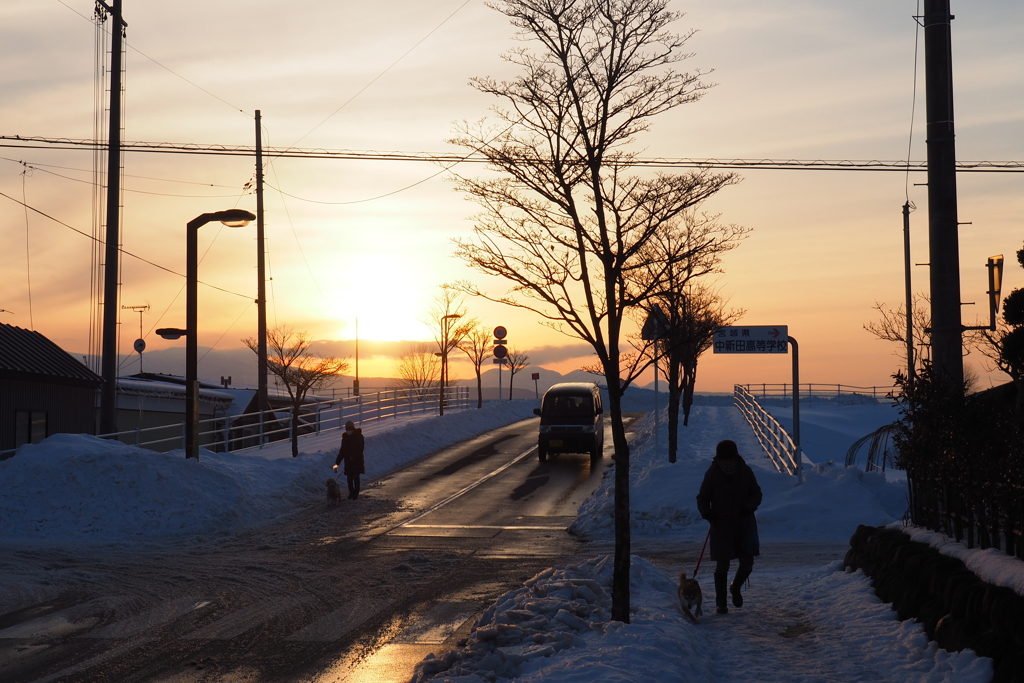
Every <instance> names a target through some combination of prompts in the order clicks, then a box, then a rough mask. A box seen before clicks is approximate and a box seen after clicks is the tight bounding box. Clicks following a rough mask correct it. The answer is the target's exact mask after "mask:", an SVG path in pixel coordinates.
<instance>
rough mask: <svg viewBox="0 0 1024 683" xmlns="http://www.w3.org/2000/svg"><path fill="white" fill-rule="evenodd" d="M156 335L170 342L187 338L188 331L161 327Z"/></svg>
mask: <svg viewBox="0 0 1024 683" xmlns="http://www.w3.org/2000/svg"><path fill="white" fill-rule="evenodd" d="M156 333H157V336H159V337H161V338H162V339H170V340H172V341H173V340H175V339H181V338H182V337H186V336H188V330H182V329H180V328H177V327H161V328H160V329H158V330H157V331H156Z"/></svg>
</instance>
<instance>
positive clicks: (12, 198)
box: [0, 192, 253, 299]
mask: <svg viewBox="0 0 1024 683" xmlns="http://www.w3.org/2000/svg"><path fill="white" fill-rule="evenodd" d="M0 197H6V198H7V199H10V200H11V201H12V202H14V203H16V204H21V205H22V206H24V207H25V208H26V209H28V210H30V211H34V212H36V213H38V214H39V215H40V216H43V217H44V218H49V219H50V220H51V221H53V222H54V223H57V224H58V225H62V226H64V227H65V228H67V229H68V230H72V231H74V232H77V233H78V234H79V235H81V236H82V237H85V238H88V239H90V240H93V241H94V242H100V241H101V240H100V239H99V238H97V237H93V236H92V235H90V234H88V233H86V232H83V231H82V230H79V229H78V228H76V227H73V226H71V225H68V224H67V223H65V222H64V221H62V220H60V219H59V218H54V217H53V216H51V215H50V214H48V213H46V212H45V211H40V210H39V209H37V208H35V207H34V206H29V205H28V204H26V203H25V202H22V201H19V200H17V199H15V198H14V197H12V196H10V195H9V194H5V193H4V192H0ZM118 251H119V252H120V253H122V254H124V255H125V256H131V257H132V258H134V259H138V260H139V261H142V262H143V263H146V264H148V265H151V266H153V267H154V268H159V269H160V270H163V271H165V272H168V273H170V274H172V275H177V276H178V277H185V274H184V273H179V272H178V271H176V270H171V269H170V268H168V267H166V266H161V265H160V264H159V263H154V262H153V261H150V260H149V259H147V258H143V257H142V256H139V255H138V254H133V253H132V252H130V251H127V250H125V249H120V248H119V249H118ZM197 282H198V283H199V284H201V285H205V286H207V287H209V288H211V289H216V290H217V291H220V292H224V293H225V294H233V295H235V296H240V297H242V298H243V299H252V298H253V296H252V295H251V294H241V293H239V292H233V291H231V290H230V289H224V288H223V287H218V286H217V285H211V284H210V283H208V282H203V281H202V280H197Z"/></svg>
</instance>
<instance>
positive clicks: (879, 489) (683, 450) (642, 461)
mask: <svg viewBox="0 0 1024 683" xmlns="http://www.w3.org/2000/svg"><path fill="white" fill-rule="evenodd" d="M651 398H652V396H651V395H650V392H647V393H646V394H645V393H642V392H639V393H636V394H635V396H633V397H632V399H631V400H628V401H625V402H624V405H623V407H624V409H626V410H644V409H646V408H648V407H649V406H650V404H651V403H652V401H651ZM662 401H663V397H662ZM535 403H536V402H535V401H529V400H525V401H513V402H511V403H507V402H495V403H492V404H490V405H488V406H487V407H485V408H484V409H483V410H480V411H476V410H469V411H463V412H459V413H450V414H448V415H446V416H444V418H436V417H429V418H424V419H420V420H416V421H414V422H412V421H410V420H408V419H403V420H395V421H392V422H388V421H384V422H380V423H367V424H366V425H365V433H366V434H367V437H368V438H367V457H366V461H367V475H366V476H367V479H368V480H369V479H372V478H374V477H376V476H380V475H382V474H384V473H385V472H386V471H388V470H391V469H393V468H395V467H398V466H400V465H402V464H403V463H406V462H409V461H410V460H413V459H415V458H418V457H421V456H422V455H425V454H426V453H429V452H431V451H433V450H436V449H438V448H440V447H443V446H445V445H448V444H450V443H453V442H456V441H459V440H461V439H464V438H468V437H470V436H472V435H475V434H478V433H481V432H483V431H486V430H488V429H491V428H494V427H497V426H500V425H504V424H508V423H510V422H513V421H516V420H518V419H522V418H525V417H528V416H530V415H531V411H532V408H533V407H534V405H535ZM726 403H727V401H725V400H721V401H719V400H709V401H706V402H705V404H704V405H697V406H695V407H694V410H693V414H692V416H691V420H690V426H689V427H686V428H680V450H679V458H678V462H676V463H674V464H673V463H669V462H668V460H667V455H666V453H665V450H666V447H667V442H668V439H667V433H666V427H667V425H666V420H665V416H664V413H662V414H661V419H660V420H659V428H660V434H659V441H660V446H661V449H660V451H658V452H656V449H655V438H654V432H653V427H654V420H653V415H652V414H648V415H646V416H644V417H641V418H640V419H639V420H638V421H637V422H635V423H634V424H633V427H632V431H633V432H634V438H633V441H632V456H631V481H632V484H631V501H632V503H633V512H632V517H633V535H634V539H638V540H640V541H647V542H651V541H655V540H656V541H657V542H658V543H663V544H672V543H691V544H692V543H700V542H702V541H703V539H704V537H705V534H706V533H707V524H706V523H705V522H703V520H701V519H700V518H699V515H697V513H696V509H695V504H694V496H695V495H696V492H697V488H698V487H699V484H700V481H701V478H702V477H703V474H704V471H705V470H706V469H707V467H708V466H709V464H710V458H711V456H712V454H713V453H714V447H715V444H716V443H717V442H718V441H720V440H722V439H726V438H729V439H733V440H735V441H736V442H737V443H738V444H739V448H740V452H741V454H743V455H744V457H746V459H747V461H748V462H749V463H750V464H751V465H752V466H753V467H754V469H755V472H756V473H757V477H758V480H759V482H760V484H761V487H762V489H763V490H764V494H765V495H764V503H763V504H762V506H761V508H760V509H759V510H758V512H757V519H758V523H759V527H760V532H761V538H762V543H763V544H764V546H766V547H770V546H771V545H772V544H777V546H778V547H786V546H787V545H789V544H794V543H800V542H806V541H812V542H818V543H821V544H834V545H836V546H837V547H839V544H842V543H845V542H847V541H848V539H849V537H850V535H851V534H852V533H853V531H854V529H855V528H856V526H857V525H858V524H869V525H878V524H900V520H901V519H902V517H903V515H904V512H905V510H906V489H905V483H900V482H887V481H886V479H885V477H884V476H883V475H882V474H880V473H871V474H865V473H863V472H861V471H860V470H857V469H855V468H850V469H846V468H844V467H842V466H841V464H839V465H837V464H835V463H836V462H838V463H842V457H841V455H842V454H845V450H846V448H847V447H848V446H849V444H850V443H851V442H852V441H853V440H855V439H856V438H858V437H859V436H863V435H864V434H867V433H868V432H870V431H872V430H873V429H875V428H876V427H878V426H879V425H880V424H884V423H885V422H887V421H889V420H890V419H891V417H889V416H887V414H886V412H885V409H886V408H887V407H886V406H883V407H882V408H881V409H879V408H878V407H871V406H838V405H827V406H813V407H812V406H808V407H807V409H805V410H804V411H802V412H803V416H802V417H803V419H802V420H801V422H802V426H803V430H802V431H803V435H804V444H805V445H806V447H807V452H808V454H809V455H810V457H811V459H812V460H813V461H814V462H816V463H818V464H817V466H815V467H812V468H809V471H807V473H806V481H805V482H804V483H803V484H801V485H799V486H796V485H795V482H794V480H793V478H792V477H788V476H785V475H782V474H779V473H778V472H776V471H775V470H774V468H773V467H772V466H771V464H770V462H769V461H768V460H766V459H765V458H764V457H763V456H762V455H761V454H760V452H759V449H758V446H757V442H756V440H755V439H754V437H753V434H752V432H751V430H750V428H749V427H748V426H747V424H746V423H745V422H744V421H743V418H742V416H741V415H740V413H739V412H738V411H737V410H736V409H735V408H732V407H729V406H728V405H726ZM661 407H662V410H664V403H663V402H662V405H661ZM773 412H774V413H775V414H776V416H777V417H778V418H779V419H780V421H783V422H784V421H785V418H786V411H785V410H782V409H780V410H775V409H773ZM339 436H340V435H339V433H338V432H329V433H325V434H323V435H320V436H318V437H303V440H302V442H301V444H302V445H301V449H302V451H303V454H302V455H301V456H300V457H298V458H291V457H288V453H289V452H288V450H287V449H288V446H287V444H280V445H276V446H274V447H272V448H266V449H263V450H262V452H261V451H248V452H244V453H235V454H217V453H210V452H206V451H203V452H202V457H201V459H200V461H199V462H195V461H186V460H185V459H184V457H183V453H182V452H181V451H177V452H171V453H166V454H160V453H153V452H150V451H139V450H137V449H135V448H133V447H130V446H124V445H121V444H116V443H110V442H102V441H99V440H97V439H92V438H89V437H77V436H66V435H65V436H54V437H51V438H50V439H47V440H46V441H45V442H44V443H42V444H40V445H38V446H33V447H26V448H25V449H24V450H23V451H21V452H19V454H18V455H17V456H16V457H14V458H12V459H10V460H7V461H3V462H0V481H2V482H3V487H2V489H0V543H2V544H4V545H7V546H9V547H14V546H23V545H26V544H27V545H36V544H54V545H59V546H62V547H65V548H66V547H68V546H74V545H75V544H89V545H95V546H100V545H104V544H106V545H109V544H116V545H123V546H142V545H148V544H157V543H160V542H161V541H165V540H167V539H171V538H175V539H180V538H189V537H198V536H205V537H206V538H207V539H208V538H209V537H210V536H211V535H213V536H216V535H217V534H225V535H226V534H233V533H237V532H238V531H239V530H241V529H243V528H246V527H249V526H253V525H258V524H264V523H269V522H271V521H274V520H277V519H280V518H282V517H283V516H285V515H287V514H289V513H291V512H293V511H295V510H296V509H301V508H304V507H305V506H307V505H308V504H309V501H312V500H318V499H319V494H320V490H321V487H322V486H323V480H324V478H325V476H327V475H328V474H329V473H330V466H331V464H333V461H334V453H335V449H336V448H337V444H338V438H339ZM829 461H833V462H832V463H830V462H829ZM609 471H610V470H609ZM611 483H612V482H611V477H609V476H606V477H605V480H604V482H603V483H602V484H601V486H599V487H598V489H597V490H596V491H595V493H594V495H593V496H591V498H590V499H588V500H587V501H586V503H585V504H584V505H583V506H582V507H581V509H580V514H579V517H578V519H577V520H576V522H575V523H574V524H573V531H574V532H576V533H579V534H581V535H584V536H588V537H592V538H595V539H598V540H599V541H607V539H609V538H610V536H611V532H612V517H611V500H612V496H611ZM913 533H914V534H916V536H915V537H916V538H918V539H919V540H922V541H925V542H929V543H932V545H935V546H936V547H939V548H940V550H941V552H943V553H946V554H950V555H954V556H957V557H960V558H961V559H963V560H964V561H965V562H966V563H967V565H968V566H969V567H971V568H972V569H973V570H974V571H975V572H977V573H978V574H979V575H980V576H982V578H984V579H986V580H988V581H991V582H993V583H997V584H999V585H1004V586H1009V587H1011V588H1014V589H1015V590H1016V591H1017V592H1019V593H1024V569H1022V566H1024V565H1022V563H1020V562H1017V561H1016V560H1013V559H1011V558H1007V557H1005V556H999V554H998V553H997V552H996V551H978V550H967V549H966V548H964V547H963V546H962V545H960V544H955V543H951V542H950V541H949V540H948V539H945V538H943V537H941V536H939V535H937V534H931V533H930V532H925V531H922V530H913ZM636 545H637V547H640V546H641V545H642V543H637V544H636ZM839 559H840V558H839V557H836V558H835V560H834V561H832V562H830V563H827V564H822V565H820V566H817V565H807V564H800V563H791V562H787V563H778V564H773V563H772V562H771V561H769V560H766V559H765V558H762V559H761V560H758V562H757V564H756V565H755V570H754V575H753V576H752V578H751V583H750V586H749V589H748V590H747V591H746V593H745V595H746V596H747V604H746V605H745V606H744V607H743V608H742V609H732V610H731V611H730V613H729V614H727V615H716V614H714V609H713V603H714V597H713V588H712V587H711V581H710V569H709V568H708V565H707V564H705V566H704V568H703V569H702V571H701V573H700V575H699V578H700V580H701V583H702V585H703V587H704V590H705V608H706V612H707V614H705V616H704V617H703V619H702V620H701V623H700V624H699V625H696V626H695V625H692V624H690V623H689V622H687V621H685V620H684V619H683V617H682V615H681V613H680V611H679V609H678V607H677V598H676V595H675V590H676V577H675V576H670V575H667V574H666V573H665V572H664V571H662V570H661V569H659V568H658V567H656V566H655V565H653V564H651V563H650V562H648V561H647V560H645V559H643V558H641V557H634V559H633V572H632V581H631V584H632V588H631V591H632V612H633V615H632V619H631V623H630V624H628V625H627V624H622V623H619V622H613V621H611V619H610V615H609V610H610V602H609V588H608V587H609V586H610V581H611V567H610V562H611V561H610V559H609V558H605V557H597V558H594V559H593V560H591V561H588V562H584V563H582V564H581V565H579V566H573V567H558V568H552V569H549V570H548V571H546V572H543V573H541V574H540V575H538V576H537V577H535V578H534V579H532V580H530V581H528V582H527V583H526V584H525V585H524V586H523V587H522V588H520V589H518V590H515V591H512V592H510V593H508V594H506V595H505V596H503V597H501V598H499V600H498V601H497V602H496V603H495V605H494V606H492V607H491V608H489V609H488V610H487V611H486V612H485V614H484V615H483V617H482V618H481V619H480V621H479V623H478V625H477V628H476V629H475V631H474V632H473V634H472V635H471V636H470V638H469V640H468V643H467V645H466V647H464V648H460V649H457V650H455V651H453V652H452V653H449V654H448V655H446V656H445V658H443V659H428V660H426V661H425V662H423V663H422V664H421V667H420V670H419V672H418V676H419V678H420V679H423V678H426V677H429V676H431V675H433V674H435V673H436V674H437V678H438V680H444V679H446V678H447V679H450V680H453V681H459V682H460V683H470V682H472V683H480V682H481V681H484V680H486V681H497V680H509V679H512V678H514V679H516V680H517V681H522V682H527V681H529V682H538V683H539V682H543V681H558V682H559V683H572V682H574V681H580V682H582V681H597V680H600V681H622V682H626V681H629V682H632V681H637V682H641V681H642V682H647V681H651V682H652V683H653V682H655V681H657V682H659V683H660V682H662V681H682V680H685V681H691V680H694V681H709V682H713V681H737V680H752V681H834V680H842V681H901V682H902V681H928V682H932V681H963V682H968V683H973V682H975V681H977V682H979V683H980V682H982V681H988V680H989V679H990V678H991V675H992V666H991V661H990V660H987V659H982V658H978V657H976V656H975V655H974V654H973V653H972V652H970V651H965V652H962V653H959V654H950V653H946V652H945V651H942V650H939V649H937V647H936V646H935V644H934V643H929V642H928V640H927V637H926V636H925V634H924V631H923V630H922V628H921V627H920V626H919V625H917V624H914V623H913V622H903V623H901V622H899V621H897V620H896V615H895V612H893V611H892V610H891V609H890V608H889V606H888V605H886V604H883V603H881V602H880V601H879V600H878V598H877V597H876V596H875V595H874V593H873V591H872V590H871V587H870V581H869V580H868V578H867V577H866V576H864V575H863V574H862V573H849V572H844V571H841V570H840V569H839V562H838V560H839ZM685 569H687V571H691V572H692V567H687V568H685ZM2 593H3V591H2V590H0V603H2V598H3V595H2ZM442 669H444V670H443V671H442Z"/></svg>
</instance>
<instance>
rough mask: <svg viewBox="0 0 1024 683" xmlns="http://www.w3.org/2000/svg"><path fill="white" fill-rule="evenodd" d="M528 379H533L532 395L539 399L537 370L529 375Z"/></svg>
mask: <svg viewBox="0 0 1024 683" xmlns="http://www.w3.org/2000/svg"><path fill="white" fill-rule="evenodd" d="M530 379H532V380H533V395H534V396H535V397H536V398H538V399H539V398H540V385H539V384H538V382H537V380H539V379H540V373H539V372H535V373H533V375H532V376H531V377H530Z"/></svg>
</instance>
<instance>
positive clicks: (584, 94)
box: [453, 0, 738, 622]
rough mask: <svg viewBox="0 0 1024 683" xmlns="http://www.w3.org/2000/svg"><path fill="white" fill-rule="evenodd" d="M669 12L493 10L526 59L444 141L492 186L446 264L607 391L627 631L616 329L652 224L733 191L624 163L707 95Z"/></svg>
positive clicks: (634, 288) (543, 0)
mask: <svg viewBox="0 0 1024 683" xmlns="http://www.w3.org/2000/svg"><path fill="white" fill-rule="evenodd" d="M667 5H668V0H644V1H639V0H505V1H504V2H500V3H498V4H496V8H497V9H498V10H499V11H501V12H502V13H504V14H505V15H506V16H508V17H509V18H510V19H511V21H512V24H513V25H514V26H516V27H517V28H518V29H519V34H518V38H519V39H521V40H523V41H530V42H531V43H532V44H533V47H535V48H536V49H535V50H534V49H531V48H530V47H525V46H524V47H521V48H518V49H515V50H512V51H511V52H510V53H509V54H507V55H505V58H506V59H507V60H508V61H510V62H511V63H513V64H516V65H518V66H519V67H521V69H522V74H521V75H520V76H518V77H516V78H514V79H512V80H509V81H495V80H493V79H490V78H477V79H474V80H473V81H472V82H473V85H474V86H475V87H476V88H477V89H478V90H480V91H482V92H484V93H489V94H492V95H495V96H497V97H499V98H501V99H502V100H503V101H504V102H505V103H506V104H507V105H508V107H509V108H508V109H502V108H496V109H495V110H494V111H495V113H496V115H497V117H498V118H499V119H500V122H499V123H498V125H497V126H495V127H493V128H487V127H486V126H485V125H484V124H480V125H479V126H472V125H470V124H464V125H463V126H462V127H461V129H460V131H459V134H458V136H457V137H456V138H455V139H454V140H453V142H455V143H456V144H458V145H461V146H463V147H465V148H467V149H469V150H473V151H478V152H479V153H481V154H483V155H485V156H486V157H487V159H488V161H489V162H490V166H491V168H492V169H493V170H495V171H496V172H497V173H498V177H494V178H489V179H470V178H463V179H461V180H460V181H459V183H458V186H459V189H461V190H462V191H463V192H465V193H467V194H468V195H469V196H470V197H472V198H473V199H474V200H475V201H477V202H478V203H479V204H480V205H481V207H482V209H483V211H482V213H481V214H480V215H479V216H478V217H477V224H476V227H475V232H476V239H473V240H461V241H457V243H456V244H457V249H456V251H457V254H458V255H459V256H460V257H462V258H463V259H464V260H465V261H466V262H467V263H469V264H470V265H471V266H473V267H475V268H476V269H478V270H480V271H482V272H484V273H486V274H488V275H496V276H498V277H501V278H504V279H505V280H507V281H508V282H509V284H510V289H509V290H508V291H507V292H506V293H505V294H503V295H489V294H485V293H482V292H480V291H478V290H477V289H476V288H475V287H472V286H466V287H465V290H466V291H468V292H471V293H473V294H478V295H480V296H485V297H487V298H489V299H491V300H494V301H499V302H502V303H505V304H508V305H510V306H517V307H520V308H525V309H528V310H531V311H533V312H535V313H537V314H538V315H540V316H541V317H542V318H543V319H544V320H545V321H546V323H547V324H548V325H550V326H551V327H553V328H554V329H556V330H559V331H561V332H563V333H564V334H566V335H568V336H572V337H577V338H579V339H582V340H584V341H586V342H588V343H590V344H591V345H592V346H593V348H594V352H595V354H596V355H597V357H598V361H599V362H600V364H601V366H602V368H603V370H604V375H605V379H606V382H607V387H608V407H609V414H610V418H611V425H612V437H613V442H614V447H615V456H614V457H615V528H616V544H615V568H614V572H613V586H612V617H613V618H614V619H617V620H620V621H624V622H628V621H629V562H630V559H629V558H630V544H629V446H628V444H627V442H626V433H625V429H624V426H623V422H622V411H621V398H622V393H623V391H624V390H625V388H626V386H627V384H628V383H627V382H623V381H622V380H621V378H620V369H621V365H620V344H621V343H622V341H623V334H624V331H623V324H624V322H627V321H626V318H625V317H626V314H627V311H629V310H630V309H631V308H632V307H634V306H637V305H639V304H641V303H642V302H643V301H645V300H646V299H647V297H648V296H649V295H650V293H651V291H650V288H649V287H645V286H643V285H638V284H637V283H636V282H635V281H634V279H633V277H632V276H633V274H634V272H635V271H636V270H637V269H639V268H641V267H642V266H643V265H644V264H643V262H642V258H643V249H644V246H645V244H646V243H647V242H648V241H649V240H650V239H651V237H652V236H653V235H654V234H655V232H656V231H657V230H658V228H659V226H661V225H662V224H664V223H666V222H668V221H672V220H674V219H675V218H676V217H678V216H679V215H680V214H682V212H684V211H685V210H686V209H687V208H689V207H691V206H694V205H696V204H699V203H700V202H701V201H703V200H704V199H706V198H708V197H710V196H711V195H713V194H715V193H716V192H718V191H719V190H720V189H722V188H723V187H725V186H726V185H729V184H732V183H734V182H736V181H737V179H738V178H737V176H736V175H735V174H732V173H723V174H716V173H713V172H712V171H711V170H710V169H697V170H693V171H690V172H688V173H686V174H680V175H666V174H648V175H646V176H643V177H641V176H638V175H630V174H629V169H630V168H631V164H632V162H633V161H634V158H635V153H634V152H631V151H627V149H626V147H627V145H629V144H630V143H632V141H633V139H634V138H635V136H636V135H638V134H639V133H642V132H644V131H645V130H647V128H648V126H649V122H650V119H651V118H652V117H654V116H656V115H658V114H661V113H663V112H666V111H668V110H670V109H673V108H674V107H677V106H679V105H681V104H685V103H688V102H693V101H695V100H697V99H699V98H700V97H701V95H702V94H703V92H704V91H705V90H706V89H707V88H708V87H710V86H709V85H707V84H705V83H703V82H702V81H701V77H702V75H703V74H701V73H700V72H699V71H697V72H695V73H680V72H677V71H674V70H673V69H672V65H673V64H674V63H677V62H679V61H681V60H683V59H685V58H687V57H688V56H689V55H688V54H685V53H684V52H683V51H682V49H683V45H684V44H685V43H686V41H687V39H688V38H689V37H690V36H691V35H692V32H688V33H686V34H684V35H677V34H675V33H672V32H671V31H669V30H667V28H666V27H667V26H668V24H669V23H670V22H672V21H674V20H675V19H677V18H678V17H679V15H677V14H676V13H673V12H670V11H668V10H667Z"/></svg>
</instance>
